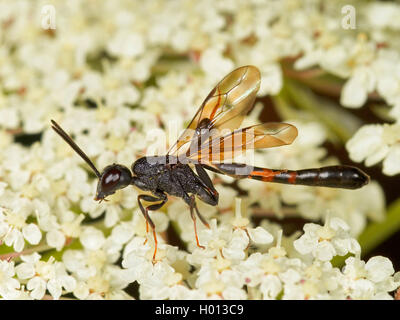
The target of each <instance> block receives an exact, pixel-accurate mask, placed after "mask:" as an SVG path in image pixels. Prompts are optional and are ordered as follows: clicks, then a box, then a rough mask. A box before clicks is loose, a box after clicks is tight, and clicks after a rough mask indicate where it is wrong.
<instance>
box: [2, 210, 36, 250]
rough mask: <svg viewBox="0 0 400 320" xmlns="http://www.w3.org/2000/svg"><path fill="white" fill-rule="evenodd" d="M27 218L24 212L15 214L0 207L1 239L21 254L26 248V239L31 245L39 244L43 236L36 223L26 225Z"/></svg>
mask: <svg viewBox="0 0 400 320" xmlns="http://www.w3.org/2000/svg"><path fill="white" fill-rule="evenodd" d="M26 219H27V217H26V216H24V214H23V212H19V213H16V212H13V211H10V210H8V209H5V208H1V207H0V239H2V240H3V241H4V243H5V244H6V245H7V246H13V248H14V250H15V251H17V252H21V251H22V250H23V248H24V246H25V239H26V240H27V241H28V242H29V243H31V244H38V243H39V242H40V240H41V238H42V234H41V232H40V230H39V228H38V226H37V225H36V224H34V223H29V224H27V223H26Z"/></svg>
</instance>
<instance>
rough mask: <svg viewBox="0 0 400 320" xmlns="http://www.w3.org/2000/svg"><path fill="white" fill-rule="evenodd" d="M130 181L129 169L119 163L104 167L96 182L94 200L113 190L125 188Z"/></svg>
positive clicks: (109, 193)
mask: <svg viewBox="0 0 400 320" xmlns="http://www.w3.org/2000/svg"><path fill="white" fill-rule="evenodd" d="M131 181H132V174H131V171H130V170H129V169H128V168H127V167H125V166H123V165H120V164H112V165H109V166H107V167H105V168H104V170H103V172H102V174H101V176H100V180H99V182H98V184H97V192H96V198H95V200H103V199H104V198H105V197H107V196H109V195H111V194H113V193H115V191H117V190H119V189H122V188H125V187H126V186H128V185H129V184H130V183H131Z"/></svg>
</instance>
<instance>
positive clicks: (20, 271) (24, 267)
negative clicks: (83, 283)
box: [15, 253, 76, 299]
mask: <svg viewBox="0 0 400 320" xmlns="http://www.w3.org/2000/svg"><path fill="white" fill-rule="evenodd" d="M21 260H22V261H23V262H22V263H20V264H19V265H18V266H17V267H16V268H15V269H16V273H17V276H18V277H19V278H20V279H26V280H28V282H27V284H26V288H27V290H28V291H30V295H31V297H32V298H34V299H42V298H43V296H44V295H45V293H46V290H48V291H49V293H50V295H51V296H52V297H53V298H54V299H59V298H60V296H61V295H62V294H63V291H62V289H63V288H64V289H65V291H66V292H71V291H72V290H73V289H74V288H75V285H76V281H75V279H74V278H73V277H71V276H70V275H68V274H67V273H66V271H65V267H64V264H63V263H62V262H57V261H55V259H54V258H53V257H50V258H49V260H48V261H46V262H45V261H42V260H40V255H39V254H38V253H33V254H31V255H22V256H21Z"/></svg>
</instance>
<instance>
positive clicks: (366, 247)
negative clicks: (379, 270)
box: [358, 199, 400, 255]
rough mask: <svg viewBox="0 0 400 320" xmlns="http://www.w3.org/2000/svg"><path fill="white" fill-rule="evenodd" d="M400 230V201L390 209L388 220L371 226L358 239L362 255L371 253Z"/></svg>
mask: <svg viewBox="0 0 400 320" xmlns="http://www.w3.org/2000/svg"><path fill="white" fill-rule="evenodd" d="M399 229H400V199H398V200H396V201H394V202H393V203H391V205H390V206H389V207H388V210H387V214H386V218H385V220H384V221H382V222H374V223H371V224H369V225H368V226H367V227H366V228H365V230H364V231H363V232H362V233H361V235H360V236H359V237H358V241H359V243H360V245H361V248H362V254H363V255H365V254H367V253H369V252H370V251H371V250H372V249H374V248H376V247H377V246H378V245H380V244H381V243H382V242H384V241H385V240H386V239H388V238H389V237H390V236H392V235H393V234H394V233H396V232H397V231H398V230H399Z"/></svg>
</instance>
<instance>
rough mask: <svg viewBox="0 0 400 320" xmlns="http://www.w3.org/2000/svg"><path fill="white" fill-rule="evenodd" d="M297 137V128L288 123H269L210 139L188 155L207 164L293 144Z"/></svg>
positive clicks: (193, 160) (191, 159) (189, 157)
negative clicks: (254, 151)
mask: <svg viewBox="0 0 400 320" xmlns="http://www.w3.org/2000/svg"><path fill="white" fill-rule="evenodd" d="M296 137H297V128H296V127H295V126H293V125H291V124H288V123H281V122H269V123H263V124H258V125H254V126H250V127H246V128H242V129H237V130H235V131H233V132H232V133H230V134H227V135H224V136H220V137H214V138H211V137H210V138H209V139H208V140H207V142H205V143H203V144H202V145H201V147H200V148H198V150H197V151H196V150H195V148H193V149H194V150H193V152H192V153H190V154H189V155H188V159H189V160H190V161H192V162H197V163H202V164H207V165H210V166H212V164H213V163H220V162H223V161H224V160H228V159H233V158H234V157H235V156H238V155H240V154H242V153H244V152H245V151H246V150H251V149H262V148H272V147H279V146H283V145H288V144H291V143H292V142H293V141H294V139H296Z"/></svg>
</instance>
